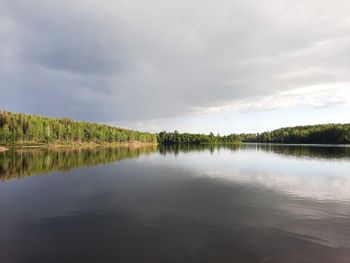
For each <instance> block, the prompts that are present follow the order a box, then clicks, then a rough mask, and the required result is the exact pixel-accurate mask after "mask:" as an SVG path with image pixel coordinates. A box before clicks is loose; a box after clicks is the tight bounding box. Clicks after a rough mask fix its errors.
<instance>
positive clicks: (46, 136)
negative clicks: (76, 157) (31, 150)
mask: <svg viewBox="0 0 350 263" xmlns="http://www.w3.org/2000/svg"><path fill="white" fill-rule="evenodd" d="M130 141H140V142H156V141H157V135H155V134H152V133H147V132H138V131H133V130H127V129H121V128H116V127H111V126H108V125H104V124H97V123H88V122H80V121H73V120H72V119H70V118H61V119H59V118H49V117H42V116H36V115H28V114H21V113H20V114H17V113H11V112H7V111H0V144H4V145H9V144H16V143H23V142H27V143H28V142H35V143H37V142H42V143H56V142H57V143H72V142H79V143H84V142H95V143H104V142H108V143H112V142H130Z"/></svg>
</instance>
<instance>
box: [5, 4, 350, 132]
mask: <svg viewBox="0 0 350 263" xmlns="http://www.w3.org/2000/svg"><path fill="white" fill-rule="evenodd" d="M349 14H350V1H348V0H332V1H328V0H327V1H326V0H264V1H261V0H244V1H237V0H216V1H212V0H192V1H187V0H186V1H185V0H148V1H141V0H75V1H70V0H50V1H47V0H31V1H19V0H0V109H1V110H10V111H14V112H25V113H31V114H40V115H46V116H53V117H71V118H73V119H77V120H85V121H93V122H101V123H107V124H110V125H115V126H121V127H126V128H132V129H139V130H144V131H151V132H159V131H162V130H167V131H171V130H175V129H177V130H179V131H180V132H199V133H209V132H211V131H212V132H214V133H220V134H230V133H240V132H262V131H265V130H272V129H275V128H279V127H285V126H295V125H305V124H317V123H349V122H350V16H349Z"/></svg>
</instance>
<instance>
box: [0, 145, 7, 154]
mask: <svg viewBox="0 0 350 263" xmlns="http://www.w3.org/2000/svg"><path fill="white" fill-rule="evenodd" d="M8 150H9V149H8V148H6V147H3V146H0V153H2V152H6V151H8Z"/></svg>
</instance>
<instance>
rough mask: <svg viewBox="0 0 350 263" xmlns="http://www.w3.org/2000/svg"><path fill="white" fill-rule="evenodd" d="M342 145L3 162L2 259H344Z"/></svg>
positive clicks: (41, 154) (3, 158) (349, 189)
mask: <svg viewBox="0 0 350 263" xmlns="http://www.w3.org/2000/svg"><path fill="white" fill-rule="evenodd" d="M349 171H350V148H347V147H336V146H327V147H324V146H295V145H294V146H293V145H289V146H286V145H263V144H243V145H239V146H221V147H214V146H212V147H208V146H196V147H194V146H186V145H185V146H181V147H158V148H157V147H147V148H138V149H128V148H99V149H88V150H74V151H70V150H63V151H62V150H61V151H52V150H35V151H9V152H5V153H4V154H0V233H1V234H0V262H5V263H6V262H11V263H12V262H350V174H349Z"/></svg>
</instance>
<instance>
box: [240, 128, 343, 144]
mask: <svg viewBox="0 0 350 263" xmlns="http://www.w3.org/2000/svg"><path fill="white" fill-rule="evenodd" d="M242 140H243V141H251V142H266V143H311V144H317V143H320V144H348V143H350V124H320V125H307V126H296V127H288V128H281V129H277V130H273V131H271V132H263V133H261V134H257V135H256V138H254V137H250V138H245V137H244V136H243V139H242Z"/></svg>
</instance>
